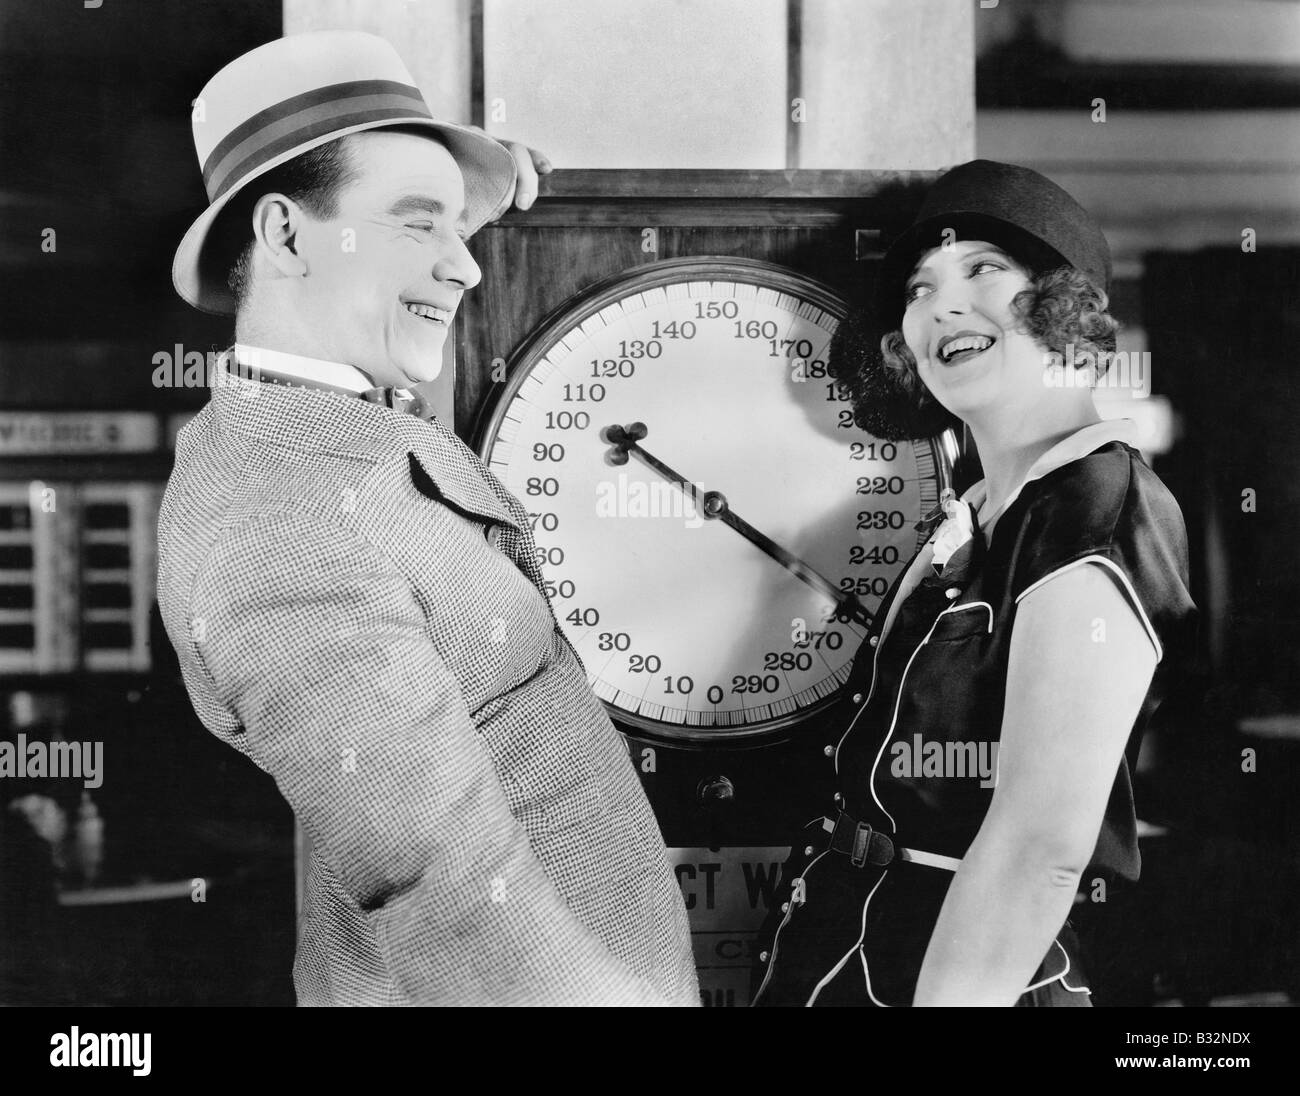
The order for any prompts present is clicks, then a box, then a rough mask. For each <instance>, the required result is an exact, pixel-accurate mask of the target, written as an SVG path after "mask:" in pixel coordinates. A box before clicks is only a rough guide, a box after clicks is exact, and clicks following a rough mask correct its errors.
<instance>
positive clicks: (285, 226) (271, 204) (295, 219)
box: [253, 194, 307, 278]
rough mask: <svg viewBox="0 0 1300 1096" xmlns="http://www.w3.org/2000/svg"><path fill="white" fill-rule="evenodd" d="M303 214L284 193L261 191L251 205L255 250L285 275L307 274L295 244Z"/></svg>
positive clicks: (298, 275) (304, 263) (289, 276)
mask: <svg viewBox="0 0 1300 1096" xmlns="http://www.w3.org/2000/svg"><path fill="white" fill-rule="evenodd" d="M302 217H303V213H302V208H301V207H300V206H299V205H298V203H297V202H295V201H294V200H293V199H292V198H286V197H285V196H284V195H283V194H263V195H262V196H261V197H260V198H259V199H258V200H257V204H256V205H255V206H254V207H253V236H254V237H255V238H256V239H257V244H258V250H259V251H261V253H262V256H263V258H265V259H266V261H267V262H269V263H270V264H271V265H272V266H273V267H275V269H276V270H277V271H279V272H280V274H281V275H282V276H283V277H286V278H301V277H302V276H303V275H304V274H306V273H307V263H306V261H305V260H304V259H303V258H302V257H301V256H300V255H299V254H298V252H297V248H296V246H295V241H296V239H297V235H298V228H299V226H300V225H301V224H302Z"/></svg>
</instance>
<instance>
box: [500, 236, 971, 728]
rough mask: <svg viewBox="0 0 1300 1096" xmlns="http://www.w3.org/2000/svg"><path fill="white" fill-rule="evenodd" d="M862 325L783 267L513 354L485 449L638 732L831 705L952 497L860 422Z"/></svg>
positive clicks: (601, 674) (943, 471)
mask: <svg viewBox="0 0 1300 1096" xmlns="http://www.w3.org/2000/svg"><path fill="white" fill-rule="evenodd" d="M843 315H844V306H843V305H842V303H841V302H840V301H839V300H838V299H837V298H836V297H835V295H834V294H833V293H832V292H831V291H830V290H829V289H827V288H826V287H824V286H823V285H821V284H820V283H818V282H815V281H813V280H811V279H808V278H805V277H803V276H801V275H797V274H795V273H793V272H791V271H789V270H787V269H785V268H783V267H778V266H774V265H771V264H767V263H760V262H754V261H747V260H736V259H685V260H671V261H667V262H662V263H656V264H653V265H651V266H647V267H644V268H641V269H639V270H637V271H634V272H631V273H629V274H626V275H622V276H620V277H618V278H616V279H612V280H611V281H610V282H607V283H604V284H602V285H601V286H598V287H596V288H595V289H594V290H592V291H591V292H590V293H589V294H587V295H586V296H585V297H584V298H583V299H582V300H581V301H579V302H578V303H577V304H576V305H575V306H574V307H573V308H571V309H569V310H567V311H566V312H565V313H564V314H563V315H561V316H559V317H558V318H557V319H555V320H554V321H552V322H550V323H548V324H547V325H546V326H545V327H544V328H543V329H542V330H540V331H539V332H538V333H537V334H536V335H535V336H534V337H533V338H532V339H530V340H529V341H528V342H527V343H526V344H525V345H524V346H523V347H522V348H521V350H520V352H519V353H518V354H517V355H516V360H515V362H514V364H513V366H512V371H511V374H510V380H509V383H508V385H507V387H506V390H505V392H504V393H503V395H502V396H501V398H500V400H499V402H498V403H497V405H496V407H495V411H494V413H493V415H492V418H491V420H490V422H489V423H488V426H487V430H486V432H485V435H484V439H483V443H482V447H481V448H482V453H483V457H484V459H485V460H486V461H487V462H488V464H489V465H490V467H491V468H492V470H493V471H494V472H495V473H496V474H497V475H498V476H499V477H500V478H501V479H502V481H503V482H504V483H505V484H506V486H507V487H509V489H510V490H511V491H512V492H514V494H515V495H516V496H517V497H518V498H519V499H520V500H521V501H522V502H523V503H524V505H525V507H526V508H527V509H528V511H529V521H530V523H531V524H532V527H533V533H534V536H535V538H536V541H537V545H538V549H537V551H538V556H539V558H540V561H541V565H542V569H543V572H544V573H545V575H546V578H547V586H548V593H549V594H550V596H551V600H552V605H553V607H554V610H555V614H556V617H557V619H558V620H559V622H560V625H561V627H562V628H563V629H564V632H565V634H566V636H567V637H568V639H569V641H570V642H571V643H572V644H573V646H574V648H575V650H577V652H578V654H579V655H580V657H581V658H582V660H583V663H584V665H585V666H586V669H587V674H588V677H589V680H590V682H591V685H592V687H593V689H594V691H595V692H596V694H597V695H598V696H599V697H600V698H601V699H602V700H603V701H604V702H605V703H606V705H607V707H608V708H609V710H610V714H611V715H612V716H613V717H614V718H615V719H616V720H618V721H620V722H622V723H623V724H625V725H627V726H630V727H632V728H635V729H637V730H638V731H640V732H646V733H649V734H651V735H654V736H659V737H663V738H666V739H673V740H691V741H695V742H706V741H714V742H716V741H732V740H737V739H740V740H747V739H750V738H752V737H755V736H759V735H766V734H770V733H771V732H773V731H776V730H781V729H784V728H788V727H790V726H792V725H794V724H796V723H798V722H800V721H801V720H803V719H805V718H806V717H808V716H809V715H811V714H812V713H813V712H815V711H816V710H818V709H819V708H822V707H824V706H825V705H827V704H828V703H829V702H830V701H831V700H832V698H833V696H834V693H835V692H836V690H837V689H838V688H839V686H840V685H842V684H843V682H844V681H845V680H846V679H847V677H848V674H849V670H850V667H851V663H852V659H853V656H854V654H855V653H856V651H857V648H858V645H859V644H860V642H861V641H862V638H863V636H864V634H865V626H866V621H867V620H869V618H870V614H871V613H872V612H873V611H874V610H875V608H876V607H877V606H878V605H879V604H880V601H881V599H882V597H883V596H884V594H885V593H886V592H887V590H888V588H889V586H890V584H891V583H892V582H893V580H894V578H895V576H896V575H897V574H898V572H899V570H900V569H901V568H902V566H903V565H904V564H905V563H906V562H907V560H908V558H909V557H910V556H911V554H912V552H913V551H914V550H915V548H916V547H917V546H918V544H919V539H918V538H919V537H920V534H918V532H917V529H916V523H917V521H918V519H919V518H920V517H921V516H922V515H923V514H924V513H927V512H929V511H930V510H931V509H932V508H933V507H934V506H935V505H936V504H937V502H938V498H939V494H940V491H941V489H942V488H943V487H945V486H946V485H947V482H948V474H947V468H948V464H949V462H948V458H947V455H946V454H945V452H944V449H943V446H942V444H941V442H930V441H924V442H899V443H893V442H883V441H880V440H878V439H875V438H872V437H870V436H869V435H866V434H864V433H862V432H861V431H860V430H859V429H857V427H856V426H855V425H854V424H853V421H852V419H853V415H852V410H851V405H850V403H849V401H848V396H847V393H846V392H845V391H844V390H843V389H842V387H841V386H840V385H839V384H837V383H836V382H835V381H834V380H833V379H832V378H831V377H830V376H829V374H828V371H827V366H826V362H827V350H828V347H829V344H830V340H831V336H832V335H833V334H834V332H835V328H836V326H837V324H838V323H839V321H840V319H841V318H842V317H843Z"/></svg>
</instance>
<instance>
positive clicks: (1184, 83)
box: [0, 0, 1300, 1004]
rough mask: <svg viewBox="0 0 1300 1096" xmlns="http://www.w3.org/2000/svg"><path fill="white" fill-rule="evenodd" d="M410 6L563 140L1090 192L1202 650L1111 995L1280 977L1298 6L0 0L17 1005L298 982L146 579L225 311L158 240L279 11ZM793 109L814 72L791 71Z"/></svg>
mask: <svg viewBox="0 0 1300 1096" xmlns="http://www.w3.org/2000/svg"><path fill="white" fill-rule="evenodd" d="M342 27H347V28H355V29H364V30H371V31H374V32H377V33H380V34H383V35H385V36H386V37H388V38H389V39H390V40H391V41H393V42H394V44H396V46H397V47H398V49H399V51H400V52H401V53H402V54H403V56H404V59H405V60H406V62H407V64H408V66H409V67H410V68H411V70H412V72H413V73H414V75H415V77H416V79H417V80H418V81H419V82H420V84H421V86H422V88H423V90H424V92H425V94H426V97H427V98H428V100H429V102H430V104H431V105H432V107H433V109H434V110H435V111H436V112H441V113H443V114H444V115H445V116H447V117H450V118H454V119H458V120H461V121H472V122H476V123H477V124H480V125H482V126H484V128H486V129H487V130H488V131H489V132H491V133H493V134H495V135H499V136H509V137H512V138H517V139H522V140H526V141H527V142H528V143H529V144H531V145H534V146H535V147H538V148H541V149H544V150H545V151H546V152H547V153H548V155H549V156H550V158H551V159H552V160H553V162H554V163H555V164H556V165H557V167H558V168H560V169H569V168H603V169H622V170H625V171H627V172H628V174H629V183H628V186H629V187H630V188H633V189H634V188H635V185H636V184H635V178H636V176H635V173H636V172H638V171H650V170H656V169H665V168H672V169H684V168H692V169H724V170H734V169H749V170H769V171H794V170H798V169H805V170H832V169H835V170H861V169H892V170H901V171H931V170H935V169H940V168H943V167H945V166H948V165H951V164H954V163H958V162H961V161H963V160H966V159H969V158H971V157H972V156H976V155H978V156H982V157H987V158H991V159H997V160H1006V161H1011V162H1016V163H1022V164H1026V165H1029V166H1031V167H1034V168H1037V169H1039V170H1041V171H1043V172H1045V173H1047V174H1048V175H1050V176H1051V177H1053V178H1054V179H1056V180H1057V181H1059V182H1060V183H1061V184H1062V185H1063V186H1065V187H1066V188H1067V189H1068V190H1070V191H1071V192H1072V193H1074V194H1075V195H1076V196H1077V197H1078V198H1079V199H1080V201H1081V202H1083V204H1084V205H1086V206H1087V207H1089V208H1090V209H1092V210H1093V211H1095V212H1096V213H1097V214H1098V215H1099V216H1100V218H1101V220H1102V222H1103V225H1104V227H1105V229H1106V232H1107V235H1108V237H1109V239H1110V241H1111V244H1112V247H1113V249H1114V252H1115V269H1116V285H1115V292H1114V294H1113V307H1114V311H1115V312H1116V314H1117V315H1118V316H1119V318H1120V319H1121V321H1122V322H1123V323H1124V329H1123V332H1122V335H1121V341H1120V350H1121V351H1127V352H1128V353H1129V354H1130V355H1131V356H1132V358H1133V360H1134V361H1135V362H1141V363H1142V367H1141V368H1138V369H1135V370H1134V371H1133V375H1132V383H1130V384H1128V385H1126V386H1121V387H1117V388H1111V389H1108V390H1107V391H1106V392H1105V394H1104V398H1103V403H1104V406H1105V413H1106V414H1108V415H1122V416H1127V417H1131V418H1134V419H1136V420H1137V421H1138V422H1139V424H1140V425H1141V427H1142V430H1143V439H1144V440H1143V447H1144V450H1145V451H1146V453H1147V455H1148V458H1149V459H1150V460H1151V462H1152V463H1153V466H1154V467H1155V468H1156V470H1157V472H1158V473H1159V474H1160V475H1161V477H1162V478H1163V479H1164V480H1165V481H1166V483H1168V485H1169V486H1170V487H1171V489H1172V490H1173V491H1174V493H1175V495H1176V496H1177V498H1178V499H1179V501H1180V503H1181V505H1182V507H1183V511H1184V514H1185V516H1186V519H1187V525H1188V532H1189V537H1190V541H1191V545H1192V567H1193V582H1194V589H1193V593H1194V596H1195V597H1196V600H1197V603H1198V604H1199V605H1200V606H1201V608H1202V612H1203V620H1202V636H1201V652H1200V659H1201V661H1200V666H1199V671H1200V686H1199V687H1198V689H1197V690H1196V691H1195V693H1194V694H1193V695H1188V696H1183V697H1174V698H1171V699H1170V700H1169V701H1168V702H1167V704H1166V711H1165V715H1164V719H1163V721H1162V726H1161V730H1160V733H1159V734H1157V735H1155V736H1153V738H1152V741H1151V745H1150V748H1149V749H1148V750H1147V751H1146V755H1145V757H1144V763H1143V771H1142V773H1141V782H1142V785H1143V787H1142V789H1141V793H1142V794H1141V795H1140V797H1139V807H1140V811H1141V813H1142V814H1143V818H1144V821H1145V822H1146V823H1147V834H1148V835H1147V837H1146V838H1145V842H1144V856H1145V860H1146V870H1145V875H1144V883H1143V885H1142V887H1141V888H1139V891H1138V892H1137V893H1136V894H1135V895H1134V896H1133V897H1132V898H1131V899H1128V900H1127V901H1129V902H1130V903H1131V905H1130V906H1129V907H1128V908H1127V909H1125V910H1122V911H1117V912H1118V913H1120V914H1121V915H1120V916H1117V917H1113V918H1111V919H1110V927H1109V928H1108V929H1107V930H1106V931H1107V932H1108V933H1112V934H1113V937H1114V939H1113V942H1112V947H1111V951H1112V952H1113V954H1114V955H1115V957H1116V959H1115V965H1114V969H1112V970H1110V971H1108V972H1106V975H1105V977H1104V979H1103V984H1104V985H1105V987H1106V988H1105V990H1104V992H1103V999H1109V1000H1110V1001H1112V1002H1116V1003H1120V1002H1123V1003H1157V1002H1172V1001H1184V1002H1187V1003H1203V1002H1206V1001H1211V1000H1215V1001H1219V1002H1222V1003H1229V1002H1232V1001H1235V1000H1243V1001H1250V1002H1252V1003H1268V1002H1278V1003H1281V1002H1284V1001H1286V1000H1288V999H1290V1000H1292V1001H1294V1000H1296V999H1298V997H1297V995H1298V994H1300V947H1298V946H1297V928H1296V926H1297V924H1298V921H1297V915H1298V914H1300V910H1298V909H1297V905H1298V904H1300V886H1298V885H1297V884H1298V883H1300V808H1297V806H1296V799H1295V797H1294V793H1293V789H1294V787H1295V786H1296V778H1297V776H1300V571H1298V570H1297V568H1296V566H1295V544H1296V542H1297V536H1298V535H1300V520H1298V518H1297V515H1298V514H1300V487H1298V486H1297V484H1298V483H1300V456H1298V455H1297V453H1296V452H1294V451H1292V450H1289V449H1288V448H1287V445H1288V444H1289V442H1290V440H1291V437H1292V435H1293V433H1294V424H1295V423H1297V422H1300V381H1298V380H1297V378H1296V376H1295V374H1294V370H1295V365H1294V353H1293V347H1294V346H1295V344H1296V342H1297V340H1298V339H1300V303H1298V300H1297V297H1298V294H1297V290H1298V289H1300V186H1298V184H1297V178H1298V172H1300V4H1295V3H1288V2H1279V0H1232V2H1229V0H1146V2H1143V3H1123V2H1119V0H1041V2H1029V0H1001V2H996V0H910V2H909V3H906V4H900V3H896V2H891V0H562V2H554V3H545V4H543V3H539V2H531V0H365V2H363V0H284V3H283V4H281V3H277V2H273V0H230V2H227V3H223V4H220V5H194V4H188V5H181V4H163V3H157V2H152V3H151V2H147V0H102V2H100V3H92V2H90V0H87V2H85V3H84V5H82V4H78V5H75V6H74V5H64V6H60V7H58V8H52V7H51V6H50V5H49V4H45V3H37V2H36V0H8V2H7V3H5V4H4V6H3V8H0V88H3V96H2V97H0V242H2V245H3V246H2V247H0V701H3V703H2V704H0V729H2V730H3V734H4V736H5V741H7V742H9V743H12V744H14V745H15V746H16V745H17V744H18V743H19V742H20V741H22V742H43V743H50V742H57V741H65V742H69V743H72V742H101V743H102V745H103V758H104V762H103V764H104V773H105V779H104V780H103V782H102V785H99V786H96V787H93V788H87V787H86V786H85V784H86V781H84V780H63V781H54V780H51V779H49V778H48V777H44V776H41V775H38V774H31V773H29V774H27V775H26V776H22V775H19V774H17V773H15V774H13V775H5V776H4V777H3V778H2V779H0V1003H9V1004H15V1003H52V1002H73V1001H75V1002H85V1003H105V1004H112V1003H148V1004H191V1003H231V1004H235V1003H239V1004H254V1003H268V1004H270V1003H291V1002H292V999H293V994H292V986H291V984H290V979H289V971H290V965H291V962H292V954H293V943H294V926H293V914H292V911H293V904H294V880H293V870H292V865H293V824H292V817H291V815H290V813H289V811H288V809H287V807H286V806H285V805H284V804H283V803H282V801H281V800H280V799H279V796H278V794H277V793H276V791H275V788H274V785H273V784H272V783H271V781H270V780H269V779H268V778H266V777H265V776H264V775H262V774H260V773H259V772H257V771H256V770H255V769H254V768H253V767H252V766H251V765H249V764H248V763H246V762H244V761H243V760H242V759H241V758H239V757H237V756H236V755H235V754H234V753H233V752H232V751H230V750H229V749H227V748H226V747H224V746H222V745H221V744H219V743H218V742H216V741H215V740H214V739H213V738H212V737H211V736H210V735H208V734H207V733H206V732H205V731H204V730H203V729H202V727H201V726H200V725H199V724H198V722H197V720H196V718H195V717H194V715H193V713H192V712H191V710H190V707H189V704H188V700H187V698H186V696H185V694H184V690H183V687H182V686H181V684H180V681H179V677H178V674H177V670H176V665H175V661H174V657H173V655H172V652H171V648H170V645H169V644H168V643H167V641H166V638H165V636H163V634H162V633H161V630H160V628H159V626H158V622H157V615H156V610H155V609H154V608H153V583H154V574H153V552H154V523H155V520H156V510H157V504H158V498H159V495H160V493H161V489H162V485H163V484H164V482H165V480H166V476H167V474H168V471H169V468H170V459H171V458H170V451H171V444H172V439H173V438H174V436H175V432H176V430H177V429H178V428H179V426H180V425H181V424H182V423H183V422H184V421H185V419H186V418H187V417H188V416H189V415H191V414H193V412H194V411H195V410H196V409H197V408H199V407H200V406H202V403H203V402H204V399H205V398H206V392H205V389H204V387H203V377H204V369H203V366H204V363H205V355H207V354H208V353H209V352H211V351H217V350H220V349H222V348H223V347H225V346H226V345H228V344H229V342H230V341H231V340H230V336H231V330H230V324H229V322H228V321H226V320H225V319H222V318H220V317H208V316H203V315H201V314H199V313H197V312H194V311H192V310H190V309H188V308H187V307H186V306H185V305H183V304H182V303H181V302H180V300H179V299H178V298H177V297H176V296H175V294H174V293H173V291H172V288H171V284H170V277H169V270H170V261H171V254H172V251H173V248H174V246H175V243H176V241H177V240H178V239H179V238H180V236H181V234H182V232H183V231H184V229H185V227H186V226H187V225H188V223H189V221H190V219H191V218H192V216H193V214H194V212H195V211H196V210H197V209H198V208H200V207H201V206H202V204H203V194H202V188H201V184H200V179H199V175H198V172H197V171H196V169H195V164H194V160H193V155H192V146H191V144H190V135H189V123H190V110H191V106H190V104H191V101H192V100H193V98H194V96H195V95H196V94H197V93H198V90H199V88H200V87H201V86H202V85H203V83H204V82H205V81H206V80H207V78H208V77H209V76H210V75H211V74H212V73H213V72H215V71H216V69H217V68H219V67H220V66H221V65H222V64H224V63H225V62H227V61H228V60H230V59H232V58H233V57H235V56H237V55H238V54H240V53H242V52H244V51H246V50H248V49H250V48H252V47H253V46H256V45H258V44H260V43H262V42H265V41H267V40H269V39H271V38H273V37H276V36H278V35H280V34H282V33H292V32H296V31H303V30H314V29H325V28H342ZM799 104H801V105H802V109H800V108H799Z"/></svg>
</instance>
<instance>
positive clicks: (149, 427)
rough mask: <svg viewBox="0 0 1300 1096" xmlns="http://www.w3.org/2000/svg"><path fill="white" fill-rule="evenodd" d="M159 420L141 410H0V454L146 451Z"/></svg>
mask: <svg viewBox="0 0 1300 1096" xmlns="http://www.w3.org/2000/svg"><path fill="white" fill-rule="evenodd" d="M158 435H159V430H158V419H157V418H156V417H155V416H154V415H150V414H147V413H144V412H140V411H5V412H0V453H4V454H7V455H10V456H18V455H28V454H31V455H39V454H55V455H58V456H65V455H67V454H69V453H149V452H152V451H153V450H154V449H157V448H158Z"/></svg>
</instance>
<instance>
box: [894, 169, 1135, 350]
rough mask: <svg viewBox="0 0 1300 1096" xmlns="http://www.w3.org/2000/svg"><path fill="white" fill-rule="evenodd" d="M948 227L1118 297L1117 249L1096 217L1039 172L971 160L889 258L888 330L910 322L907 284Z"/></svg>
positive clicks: (940, 186) (938, 187)
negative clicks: (1113, 260) (1113, 288)
mask: <svg viewBox="0 0 1300 1096" xmlns="http://www.w3.org/2000/svg"><path fill="white" fill-rule="evenodd" d="M945 229H951V230H953V231H954V232H955V233H956V238H957V239H959V240H987V241H988V242H989V243H991V244H996V245H998V246H999V247H1001V248H1003V249H1004V250H1005V251H1006V252H1007V253H1008V254H1009V255H1011V256H1012V257H1013V258H1015V259H1016V260H1018V261H1019V262H1022V263H1024V264H1025V265H1026V266H1028V267H1029V268H1030V269H1031V270H1032V271H1033V272H1034V273H1036V274H1037V273H1042V272H1043V271H1044V270H1050V269H1053V268H1055V267H1058V266H1067V265H1068V266H1072V267H1074V268H1075V269H1076V270H1078V271H1079V272H1080V273H1082V274H1084V275H1086V276H1087V278H1088V280H1089V281H1091V282H1092V283H1093V284H1094V285H1096V286H1097V288H1098V289H1101V290H1102V291H1103V292H1109V291H1110V247H1109V246H1108V245H1107V243H1106V237H1105V236H1103V235H1102V231H1101V226H1100V225H1098V224H1097V222H1096V220H1095V219H1094V218H1093V216H1092V214H1090V213H1089V212H1088V211H1087V210H1086V209H1084V208H1083V206H1081V205H1079V203H1078V202H1076V201H1075V200H1074V199H1073V198H1071V197H1070V195H1068V194H1067V193H1066V192H1065V191H1064V190H1062V189H1061V188H1060V187H1059V186H1057V185H1056V184H1055V183H1054V182H1052V181H1051V180H1050V179H1048V178H1047V177H1046V176H1043V175H1040V174H1039V173H1038V172H1036V171H1031V170H1030V169H1029V168H1027V167H1018V166H1016V165H1015V164H999V163H996V162H994V161H993V160H971V161H969V162H968V163H964V164H959V165H958V166H957V167H955V168H953V169H952V170H951V171H949V172H947V173H946V174H944V175H941V176H940V177H939V179H938V181H937V182H936V183H935V184H934V186H933V187H931V188H930V191H929V193H928V194H926V196H925V201H923V202H922V203H921V208H920V210H919V211H918V212H917V215H916V220H915V221H913V222H912V224H911V226H910V227H909V228H908V229H907V230H906V231H904V232H903V234H902V235H901V236H899V237H898V239H896V240H895V241H894V242H893V243H892V244H890V246H889V250H888V251H886V252H885V257H884V260H883V261H882V263H881V267H880V273H879V278H878V280H877V282H876V307H877V317H878V319H879V321H880V323H881V325H882V330H884V331H894V330H896V329H897V328H898V327H899V325H900V324H901V323H902V315H903V286H904V285H905V284H906V282H907V278H908V276H909V275H910V274H911V272H912V268H913V266H915V265H916V261H917V259H919V258H920V257H921V254H922V253H923V252H925V251H928V250H929V249H930V248H932V247H937V246H938V245H939V244H940V243H942V242H943V240H944V230H945ZM949 238H950V239H951V237H949Z"/></svg>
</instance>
